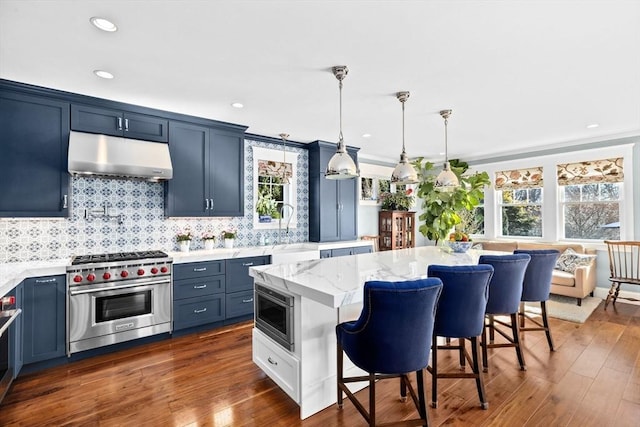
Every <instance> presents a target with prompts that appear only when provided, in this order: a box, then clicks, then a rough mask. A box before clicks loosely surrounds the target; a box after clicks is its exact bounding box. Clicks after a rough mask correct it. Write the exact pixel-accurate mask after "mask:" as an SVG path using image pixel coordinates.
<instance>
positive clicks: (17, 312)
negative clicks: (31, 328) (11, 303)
mask: <svg viewBox="0 0 640 427" xmlns="http://www.w3.org/2000/svg"><path fill="white" fill-rule="evenodd" d="M9 313H11V316H6V315H4V314H9ZM20 313H22V309H21V308H16V309H14V310H7V312H6V313H4V312H3V313H2V314H3V316H2V317H9V320H7V321H6V322H4V324H3V325H2V327H0V337H1V336H2V334H4V333H5V331H6V330H7V329H9V326H11V324H12V323H13V322H14V321H15V320H16V319H17V318H18V316H20Z"/></svg>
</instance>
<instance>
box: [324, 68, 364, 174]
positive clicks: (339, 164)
mask: <svg viewBox="0 0 640 427" xmlns="http://www.w3.org/2000/svg"><path fill="white" fill-rule="evenodd" d="M332 71H333V75H334V76H335V77H336V79H338V82H339V83H338V88H339V91H340V135H339V138H338V149H337V150H336V153H335V154H334V155H333V157H331V159H330V160H329V164H328V165H327V170H326V172H325V173H324V176H325V178H327V179H351V178H356V177H357V176H358V175H359V173H358V168H357V167H356V164H355V162H354V161H353V159H352V158H351V156H350V155H349V153H347V149H346V146H345V144H344V138H343V137H342V80H344V78H345V77H347V73H348V72H349V69H348V68H347V66H346V65H337V66H335V67H333V68H332Z"/></svg>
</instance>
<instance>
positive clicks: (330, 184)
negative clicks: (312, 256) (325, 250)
mask: <svg viewBox="0 0 640 427" xmlns="http://www.w3.org/2000/svg"><path fill="white" fill-rule="evenodd" d="M338 185H339V182H338V181H336V180H330V179H326V178H325V177H324V174H323V175H322V176H321V177H320V241H321V242H335V241H337V240H340V223H339V211H340V206H339V201H338Z"/></svg>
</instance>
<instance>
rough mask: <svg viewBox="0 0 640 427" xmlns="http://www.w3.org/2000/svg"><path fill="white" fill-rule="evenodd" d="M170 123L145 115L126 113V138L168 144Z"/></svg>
mask: <svg viewBox="0 0 640 427" xmlns="http://www.w3.org/2000/svg"><path fill="white" fill-rule="evenodd" d="M168 129H169V121H168V120H166V119H162V118H160V117H154V116H147V115H145V114H134V113H124V134H123V135H124V136H125V137H126V138H133V139H143V140H145V141H155V142H167V141H168V140H169V131H168Z"/></svg>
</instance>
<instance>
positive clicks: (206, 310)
mask: <svg viewBox="0 0 640 427" xmlns="http://www.w3.org/2000/svg"><path fill="white" fill-rule="evenodd" d="M224 300H225V297H224V294H216V295H209V296H206V297H197V298H187V299H183V300H177V301H174V302H173V329H174V330H178V329H184V328H190V327H192V326H199V325H204V324H207V323H212V322H218V321H221V320H224Z"/></svg>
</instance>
